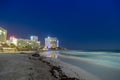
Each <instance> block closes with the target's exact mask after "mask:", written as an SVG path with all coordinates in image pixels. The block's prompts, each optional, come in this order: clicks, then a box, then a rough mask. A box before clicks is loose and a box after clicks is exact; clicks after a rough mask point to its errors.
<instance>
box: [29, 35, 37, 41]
mask: <svg viewBox="0 0 120 80" xmlns="http://www.w3.org/2000/svg"><path fill="white" fill-rule="evenodd" d="M30 40H33V41H38V36H30Z"/></svg>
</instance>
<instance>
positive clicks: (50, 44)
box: [45, 37, 59, 48]
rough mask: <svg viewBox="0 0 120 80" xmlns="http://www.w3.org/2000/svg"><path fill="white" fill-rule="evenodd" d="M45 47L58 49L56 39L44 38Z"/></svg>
mask: <svg viewBox="0 0 120 80" xmlns="http://www.w3.org/2000/svg"><path fill="white" fill-rule="evenodd" d="M45 47H46V48H57V47H59V41H58V39H57V38H56V37H47V38H45Z"/></svg>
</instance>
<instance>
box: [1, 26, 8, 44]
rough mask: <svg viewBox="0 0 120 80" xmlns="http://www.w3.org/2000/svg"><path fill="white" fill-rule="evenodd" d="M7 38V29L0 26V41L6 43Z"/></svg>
mask: <svg viewBox="0 0 120 80" xmlns="http://www.w3.org/2000/svg"><path fill="white" fill-rule="evenodd" d="M6 39H7V30H5V29H3V28H2V27H0V43H6Z"/></svg>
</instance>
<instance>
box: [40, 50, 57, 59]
mask: <svg viewBox="0 0 120 80" xmlns="http://www.w3.org/2000/svg"><path fill="white" fill-rule="evenodd" d="M58 53H59V52H58V51H45V52H40V55H41V56H44V57H50V58H55V59H57V58H58Z"/></svg>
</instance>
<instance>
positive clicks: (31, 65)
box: [0, 53, 85, 80]
mask: <svg viewBox="0 0 120 80" xmlns="http://www.w3.org/2000/svg"><path fill="white" fill-rule="evenodd" d="M34 54H35V53H34ZM54 61H55V62H54ZM56 61H57V60H55V59H54V60H51V59H50V58H45V57H41V56H33V53H30V54H25V53H24V54H20V53H19V54H13V53H12V54H10V53H8V54H7V53H6V54H4V53H3V54H2V53H1V54H0V79H1V80H85V79H82V78H81V76H79V77H78V75H77V77H76V76H75V73H72V72H71V71H68V72H70V74H71V75H73V74H74V75H73V76H71V75H70V74H69V75H66V73H64V72H63V67H61V66H60V65H61V64H59V63H60V62H59V61H57V62H56Z"/></svg>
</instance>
